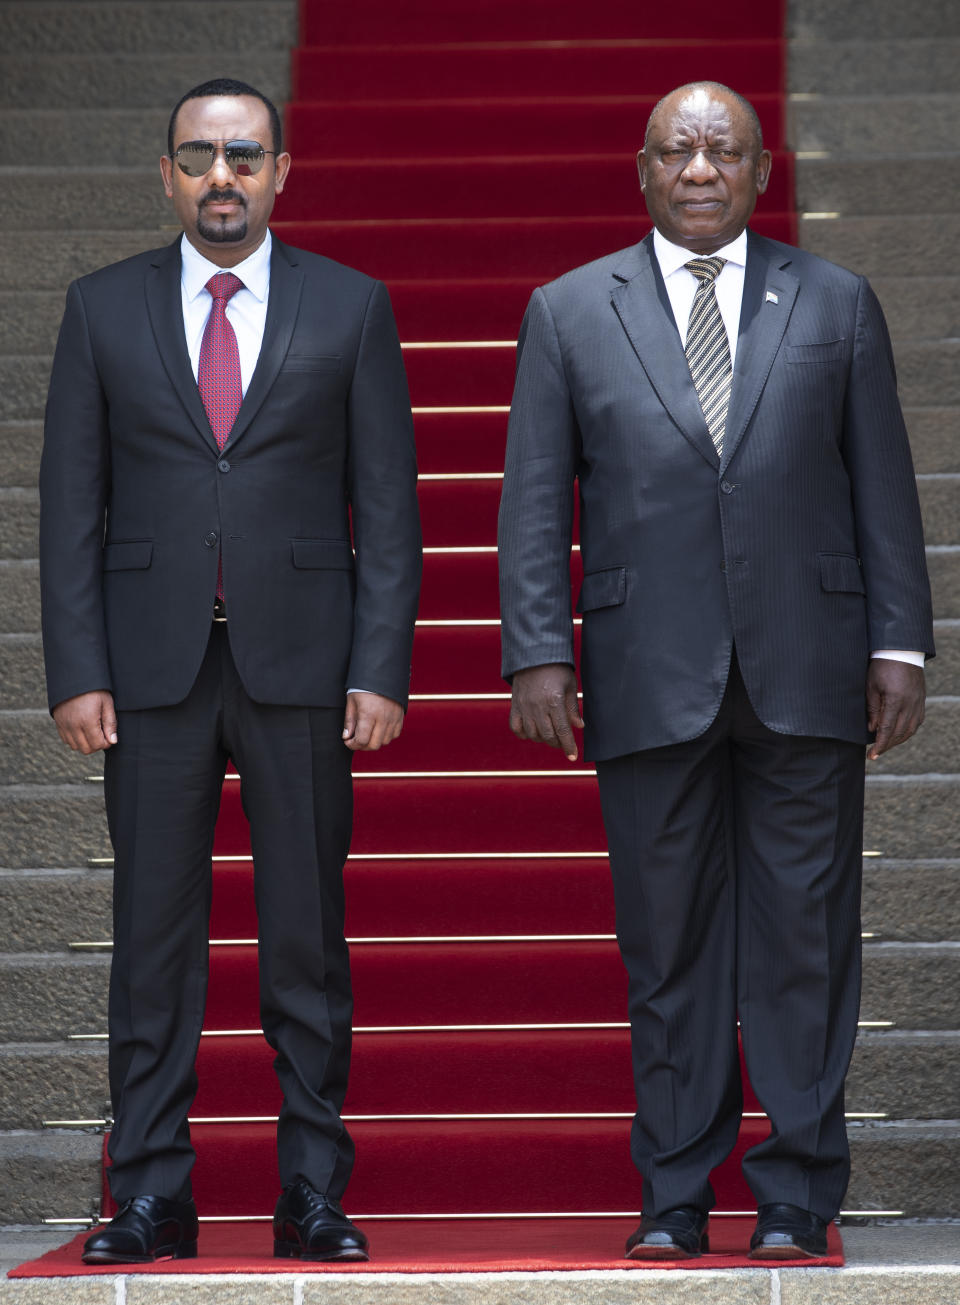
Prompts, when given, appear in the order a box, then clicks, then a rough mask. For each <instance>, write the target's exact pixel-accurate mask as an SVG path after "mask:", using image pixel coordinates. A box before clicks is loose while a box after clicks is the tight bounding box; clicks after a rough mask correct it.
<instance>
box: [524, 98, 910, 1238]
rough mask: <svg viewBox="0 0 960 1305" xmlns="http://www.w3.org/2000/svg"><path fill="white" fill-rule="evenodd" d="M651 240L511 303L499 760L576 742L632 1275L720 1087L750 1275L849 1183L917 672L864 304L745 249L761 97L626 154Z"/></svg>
mask: <svg viewBox="0 0 960 1305" xmlns="http://www.w3.org/2000/svg"><path fill="white" fill-rule="evenodd" d="M638 164H639V170H640V182H641V188H642V189H643V191H644V194H645V197H646V203H647V208H648V210H649V213H650V216H651V217H652V219H653V222H654V225H655V228H656V230H655V232H654V233H653V234H652V235H651V236H649V237H647V238H646V239H645V240H643V241H641V243H640V244H638V245H636V246H634V247H632V248H630V249H625V250H621V251H620V252H618V253H615V254H612V255H610V256H609V257H607V258H603V259H600V260H599V261H597V262H595V263H591V264H589V265H588V266H586V267H582V268H578V269H577V270H575V271H573V272H570V273H569V274H568V275H566V276H563V277H561V278H560V279H559V280H558V281H554V282H552V283H551V284H549V285H547V286H543V287H541V288H540V289H538V290H536V291H535V292H534V295H533V297H532V299H531V302H530V305H529V308H528V310H527V314H526V317H525V319H524V323H523V328H522V331H521V336H520V347H519V361H518V368H517V382H516V391H515V394H514V402H513V408H512V412H511V418H510V431H509V438H508V448H507V462H506V472H505V477H504V487H503V501H502V505H501V513H500V562H501V599H502V622H503V672H504V675H505V676H506V677H507V678H508V679H511V680H512V685H513V701H512V705H511V715H510V724H511V728H512V729H513V731H514V733H516V734H517V735H519V736H520V737H521V738H526V739H531V740H540V741H542V742H544V743H547V744H550V745H552V746H554V747H560V748H562V749H563V750H564V752H565V753H566V755H567V756H568V757H569V758H570V759H571V760H573V759H575V758H576V756H577V744H576V742H575V736H574V732H573V731H574V729H575V728H579V727H580V726H582V725H583V723H584V722H583V720H582V719H581V717H580V715H579V712H578V708H577V688H576V678H575V672H574V654H573V623H572V614H571V608H570V584H569V570H568V566H569V556H570V547H571V537H572V517H573V504H574V483H575V481H576V482H578V483H579V498H580V543H581V552H582V560H583V571H584V576H583V584H582V588H581V590H580V597H579V602H578V605H577V607H578V611H580V612H582V614H583V638H582V678H583V692H584V718H585V720H586V727H585V728H586V733H585V750H586V754H587V756H589V757H590V758H591V759H592V760H594V761H596V763H597V774H598V778H599V784H600V797H601V803H602V807H603V816H604V823H605V827H606V831H607V838H608V843H609V848H610V859H611V867H612V872H613V881H614V890H615V898H616V911H617V933H618V938H619V942H620V947H621V953H622V956H623V960H624V963H625V965H626V968H627V971H628V975H629V987H630V1020H631V1028H632V1041H633V1061H634V1077H635V1086H636V1093H637V1107H638V1108H637V1115H636V1118H635V1121H634V1127H633V1133H632V1154H633V1158H634V1161H635V1163H636V1165H637V1167H638V1168H639V1170H640V1172H641V1174H642V1176H643V1219H642V1222H641V1224H640V1226H639V1227H638V1229H637V1230H636V1232H635V1233H634V1234H633V1235H632V1236H631V1238H630V1239H629V1241H628V1243H627V1254H628V1255H629V1256H631V1257H634V1258H643V1259H657V1258H676V1257H684V1256H689V1255H696V1254H698V1253H699V1251H700V1250H701V1249H702V1248H704V1247H705V1245H706V1226H707V1218H708V1213H709V1210H710V1208H711V1206H712V1204H713V1201H714V1194H713V1190H712V1188H711V1186H710V1182H709V1174H710V1171H711V1169H713V1168H714V1167H715V1166H716V1165H718V1164H719V1163H720V1162H721V1161H722V1160H723V1159H724V1158H725V1156H727V1155H728V1154H729V1152H730V1151H731V1149H732V1147H733V1145H734V1142H735V1139H736V1137H737V1132H738V1128H739V1125H740V1116H741V1106H742V1094H741V1084H740V1074H739V1062H738V1048H737V1018H738V1016H739V1020H740V1023H741V1027H742V1038H743V1045H744V1054H745V1056H746V1062H747V1068H748V1072H749V1075H750V1080H751V1083H752V1086H753V1088H754V1089H755V1091H756V1093H757V1095H758V1097H759V1099H760V1101H761V1103H762V1105H763V1108H764V1110H765V1111H766V1113H767V1114H768V1116H769V1118H770V1124H771V1131H770V1135H769V1137H768V1138H767V1139H766V1140H764V1141H763V1142H761V1143H760V1144H759V1145H758V1146H755V1147H753V1148H752V1149H751V1150H750V1151H749V1152H748V1153H747V1154H746V1156H745V1157H744V1161H743V1169H744V1174H745V1177H746V1179H747V1181H748V1182H749V1185H750V1187H751V1190H752V1191H753V1193H754V1195H755V1196H756V1199H757V1202H758V1206H759V1211H758V1220H757V1227H756V1230H755V1232H754V1235H753V1237H752V1240H751V1255H753V1256H754V1257H755V1258H758V1259H785V1258H795V1257H798V1256H818V1255H822V1254H824V1253H825V1251H826V1222H827V1221H828V1220H830V1219H832V1218H833V1217H834V1216H835V1215H836V1213H837V1211H838V1210H839V1208H840V1202H841V1199H842V1197H843V1193H844V1191H845V1189H846V1185H847V1180H848V1177H849V1150H848V1146H847V1139H846V1131H845V1127H844V1098H843V1084H844V1077H845V1075H846V1070H847V1066H848V1064H849V1060H850V1055H851V1051H852V1047H853V1042H854V1038H855V1035H856V1025H857V1011H858V1000H859V979H860V947H859V930H860V924H859V894H860V870H861V848H862V813H863V777H864V764H863V747H864V744H865V743H867V742H868V741H870V740H871V739H872V742H871V744H870V748H869V751H868V756H869V757H871V758H875V757H878V756H880V755H881V754H882V753H883V752H885V751H886V750H887V749H888V748H890V747H893V746H894V745H896V744H898V743H901V742H903V741H904V740H905V739H907V738H909V737H910V736H911V735H912V734H913V733H914V731H915V730H916V729H917V727H918V725H919V724H920V722H921V720H922V718H923V699H924V676H923V670H922V665H923V660H924V655H932V654H933V643H932V622H931V611H930V596H929V587H928V582H927V575H926V567H925V561H924V552H923V536H922V532H921V524H920V514H919V509H918V503H917V494H916V487H915V482H914V477H913V469H912V466H911V461H910V452H909V448H908V444H907V437H906V432H905V429H904V424H903V419H902V415H901V412H900V407H899V404H898V401H897V394H896V380H895V376H894V369H893V362H892V357H891V352H890V345H889V340H888V336H887V331H886V327H885V324H884V321H883V317H882V314H881V311H880V308H879V305H878V303H877V300H876V298H875V296H874V294H873V292H872V291H871V289H870V287H869V285H868V284H867V283H866V281H865V280H864V279H863V278H862V277H859V276H856V275H854V274H853V273H851V272H848V271H845V270H844V269H842V268H839V267H836V266H833V265H831V264H829V263H826V262H824V261H823V260H821V259H819V258H816V257H814V256H813V255H811V254H807V253H804V252H803V251H801V250H798V249H794V248H792V247H790V246H788V245H784V244H780V243H778V242H775V241H771V240H767V239H764V238H762V237H760V236H757V235H756V234H755V233H753V232H752V231H749V230H748V229H747V222H748V221H749V219H750V216H751V214H752V212H753V209H754V205H755V203H756V199H757V196H758V195H759V194H761V193H762V192H763V191H764V189H765V188H766V185H767V181H768V178H769V174H770V166H771V157H770V154H769V152H768V151H766V150H764V149H763V147H762V140H761V133H760V124H759V121H758V119H757V116H756V113H755V111H754V110H753V108H752V106H751V105H750V104H749V103H747V102H746V101H745V100H743V99H742V98H741V97H740V96H738V95H736V94H735V93H734V92H732V91H730V90H729V89H728V88H726V87H723V86H720V85H718V84H717V83H712V82H706V83H696V84H693V85H688V86H683V87H680V88H679V89H677V90H675V91H673V92H672V93H671V94H670V95H668V96H666V97H665V99H664V100H662V101H661V102H660V103H659V104H658V105H657V107H656V108H655V109H654V111H653V114H652V115H651V118H650V121H649V124H648V127H647V135H646V139H645V143H644V148H643V149H642V150H641V152H640V154H639V156H638Z"/></svg>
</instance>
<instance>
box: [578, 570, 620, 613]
mask: <svg viewBox="0 0 960 1305" xmlns="http://www.w3.org/2000/svg"><path fill="white" fill-rule="evenodd" d="M626 596H627V568H626V567H625V566H611V567H607V568H606V569H605V570H603V571H589V572H587V574H586V575H585V576H584V577H583V584H582V585H581V586H580V597H579V598H578V599H577V611H578V612H593V611H596V610H597V609H598V608H600V607H618V606H619V605H620V604H621V603H622V602H623V600H624V599H625V598H626Z"/></svg>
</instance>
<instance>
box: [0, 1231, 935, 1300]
mask: <svg viewBox="0 0 960 1305" xmlns="http://www.w3.org/2000/svg"><path fill="white" fill-rule="evenodd" d="M77 1231H79V1227H77V1228H71V1229H68V1228H63V1229H52V1230H51V1229H50V1228H47V1227H43V1226H31V1225H20V1226H18V1227H14V1228H11V1229H4V1230H0V1271H3V1270H5V1269H7V1268H12V1267H13V1266H14V1265H15V1264H18V1263H22V1262H23V1261H24V1260H28V1259H33V1258H35V1257H37V1256H38V1255H41V1254H42V1253H43V1252H44V1251H45V1250H49V1249H53V1248H54V1247H56V1246H59V1245H61V1244H63V1243H65V1242H66V1241H68V1240H70V1239H71V1238H72V1237H73V1236H75V1234H76V1232H77ZM843 1246H844V1253H845V1256H846V1266H845V1267H844V1268H842V1269H815V1270H808V1269H789V1268H785V1269H769V1268H763V1269H761V1268H753V1269H725V1270H724V1271H723V1273H717V1272H716V1271H715V1270H713V1269H687V1270H685V1271H684V1272H682V1273H676V1272H674V1271H673V1270H670V1269H644V1270H642V1272H641V1273H640V1274H639V1275H638V1274H637V1273H636V1272H635V1271H633V1270H630V1269H618V1268H612V1269H609V1270H607V1271H605V1272H604V1273H602V1274H597V1273H593V1272H589V1271H584V1272H570V1271H567V1272H558V1273H546V1272H537V1273H509V1274H501V1273H456V1274H444V1275H429V1274H428V1275H420V1274H417V1275H414V1274H402V1273H388V1274H376V1273H374V1274H355V1273H336V1272H333V1273H331V1272H329V1271H328V1272H325V1273H322V1274H312V1275H311V1274H303V1273H300V1274H292V1273H286V1274H279V1275H273V1276H271V1278H270V1279H269V1280H265V1279H264V1277H263V1276H262V1275H261V1276H257V1275H253V1274H243V1273H232V1274H230V1275H229V1276H228V1275H212V1276H211V1275H200V1274H195V1275H183V1274H174V1275H172V1276H170V1275H167V1274H164V1275H153V1274H105V1275H103V1276H97V1277H95V1278H91V1277H82V1278H58V1279H46V1280H44V1279H33V1280H30V1279H16V1280H9V1281H6V1282H3V1281H0V1302H2V1305H116V1303H117V1302H120V1301H123V1302H127V1303H128V1305H247V1303H248V1302H252V1301H259V1302H263V1305H326V1302H328V1301H329V1300H330V1299H331V1297H335V1298H336V1300H337V1302H338V1305H424V1303H425V1302H429V1305H440V1303H441V1302H451V1305H452V1302H456V1305H518V1302H521V1301H523V1302H530V1303H531V1305H533V1303H534V1302H535V1305H637V1303H638V1302H639V1303H640V1305H647V1303H648V1302H654V1301H655V1302H656V1305H681V1303H683V1305H686V1302H688V1301H690V1300H692V1299H696V1300H697V1301H698V1302H699V1303H700V1305H770V1302H780V1303H781V1305H841V1303H842V1305H879V1303H880V1302H885V1301H889V1300H890V1299H894V1300H897V1301H899V1302H902V1303H903V1305H948V1302H949V1303H952V1302H954V1301H956V1300H958V1299H960V1247H958V1232H957V1229H956V1227H955V1226H952V1225H949V1224H944V1225H937V1224H933V1223H931V1224H926V1223H916V1222H910V1221H906V1222H902V1223H899V1224H898V1223H895V1222H894V1223H891V1222H889V1221H888V1222H887V1223H886V1224H884V1225H882V1226H852V1225H851V1222H850V1221H849V1220H847V1221H845V1227H844V1229H843ZM374 1250H376V1244H375V1245H374ZM201 1253H202V1251H201ZM121 1291H122V1293H123V1294H122V1296H121V1295H120V1292H121ZM774 1293H775V1294H774Z"/></svg>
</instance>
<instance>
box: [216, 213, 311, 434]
mask: <svg viewBox="0 0 960 1305" xmlns="http://www.w3.org/2000/svg"><path fill="white" fill-rule="evenodd" d="M302 291H303V272H302V271H301V270H300V268H299V266H298V265H297V262H296V254H295V251H294V250H292V249H291V248H290V247H289V246H288V245H285V244H283V243H282V242H281V241H279V240H278V239H277V238H276V236H274V237H273V249H272V251H271V254H270V298H269V300H268V302H267V320H266V324H265V326H264V329H263V343H262V344H261V346H260V357H259V358H258V359H257V365H256V367H255V368H254V372H253V376H251V378H250V384H249V385H248V386H247V392H246V394H245V395H244V398H243V403H242V405H241V407H240V411H239V412H238V413H237V420H236V421H235V422H234V423H233V429H232V430H231V431H230V435H229V438H228V439H227V443H226V445H225V448H226V449H228V450H229V449H232V448H233V447H234V445H235V444H236V443H237V441H238V440H239V439H240V438H241V437H242V436H243V434H244V432H245V431H246V430H247V429H248V428H249V426H250V423H251V422H252V421H253V419H254V417H255V416H256V415H257V412H258V411H259V410H260V406H261V404H262V403H263V401H264V399H265V398H266V397H267V395H268V394H269V393H270V388H271V386H272V385H273V383H274V381H275V380H276V379H277V373H278V372H279V370H280V368H281V367H282V366H283V360H284V358H286V356H287V350H288V349H289V348H290V341H291V339H292V338H293V330H294V327H295V326H296V323H297V314H298V313H299V311H300V295H301V293H302Z"/></svg>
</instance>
